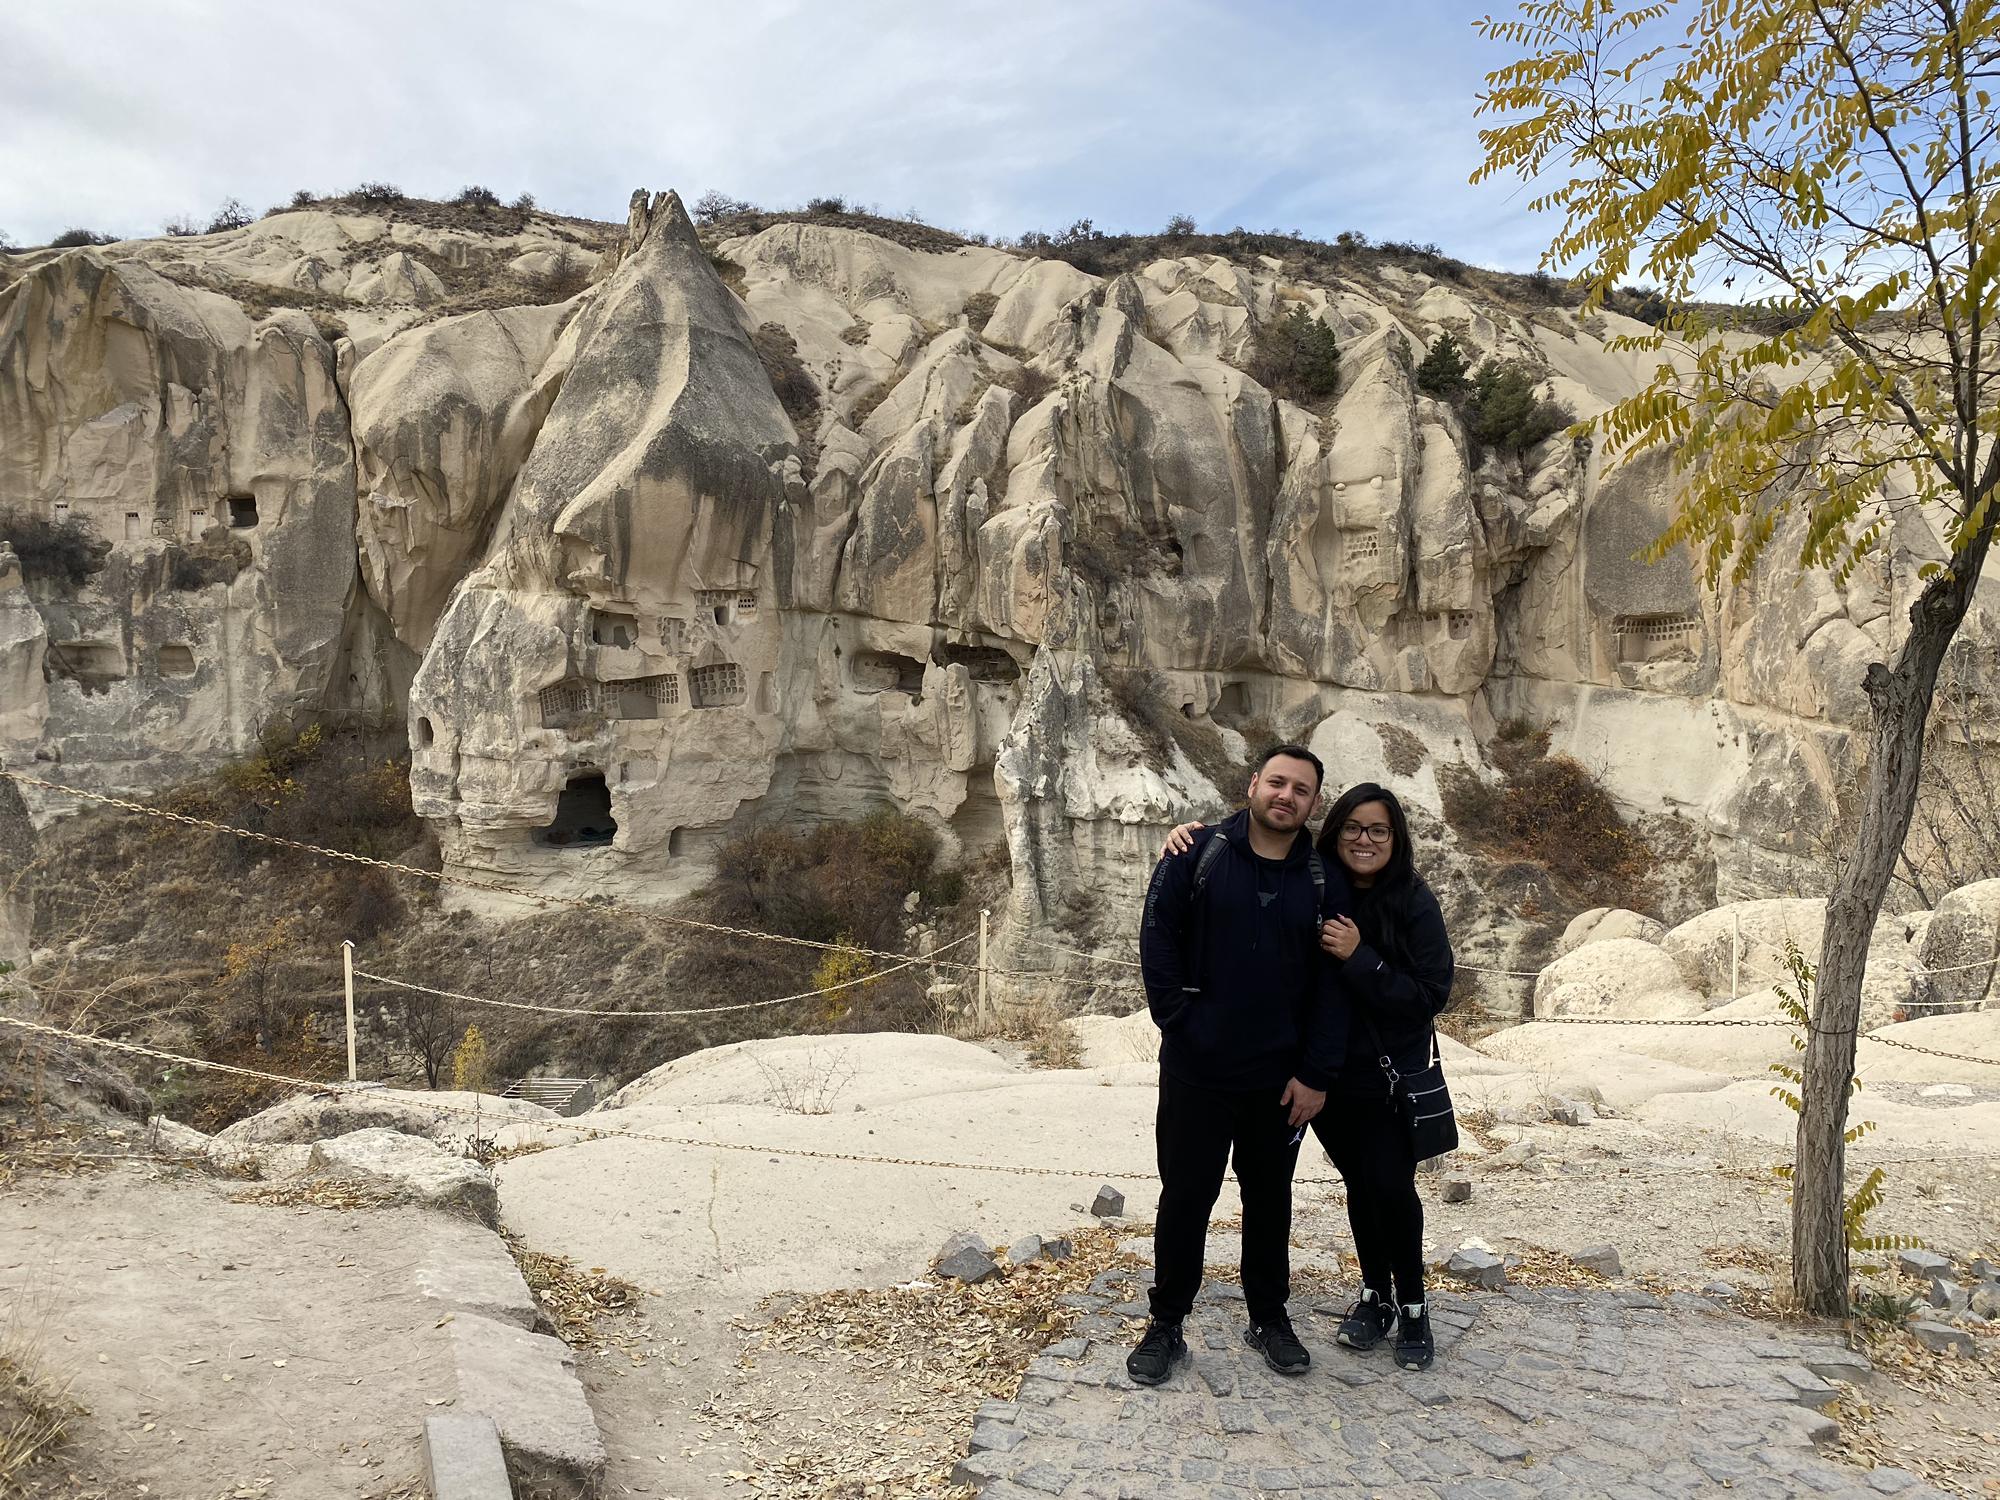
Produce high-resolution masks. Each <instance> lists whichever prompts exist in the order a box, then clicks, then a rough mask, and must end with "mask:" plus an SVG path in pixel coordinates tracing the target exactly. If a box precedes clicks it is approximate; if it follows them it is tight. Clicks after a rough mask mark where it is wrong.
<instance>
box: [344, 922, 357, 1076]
mask: <svg viewBox="0 0 2000 1500" xmlns="http://www.w3.org/2000/svg"><path fill="white" fill-rule="evenodd" d="M340 970H341V977H342V978H343V979H344V980H345V981H346V984H347V1081H348V1082H349V1083H353V1082H354V1081H355V1080H356V1077H357V1075H356V1073H355V1071H354V939H353V938H348V939H346V940H345V941H343V942H342V943H341V945H340Z"/></svg>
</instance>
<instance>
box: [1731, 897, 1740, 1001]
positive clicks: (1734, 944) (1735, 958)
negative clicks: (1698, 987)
mask: <svg viewBox="0 0 2000 1500" xmlns="http://www.w3.org/2000/svg"><path fill="white" fill-rule="evenodd" d="M1730 915H1731V916H1732V917H1733V918H1735V921H1734V922H1733V923H1732V924H1731V926H1730V930H1729V998H1730V999H1732V1000H1734V999H1735V998H1736V995H1737V988H1736V982H1737V977H1738V972H1739V969H1740V966H1741V964H1742V962H1743V913H1742V912H1740V911H1737V912H1732V913H1730Z"/></svg>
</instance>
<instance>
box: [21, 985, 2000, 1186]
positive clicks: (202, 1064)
mask: <svg viewBox="0 0 2000 1500" xmlns="http://www.w3.org/2000/svg"><path fill="white" fill-rule="evenodd" d="M0 1026H7V1027H12V1028H14V1029H15V1030H17V1031H24V1032H29V1033H32V1034H34V1035H38V1036H47V1037H55V1038H58V1039H60V1040H62V1041H68V1042H74V1043H78V1044H81V1045H83V1046H87V1047H98V1048H102V1049H105V1050H108V1051H113V1052H123V1053H127V1054H129V1055H132V1056H137V1057H148V1058H152V1059H154V1060H155V1061H158V1062H164V1063H168V1064H171V1065H173V1066H176V1067H187V1068H195V1069H198V1070H200V1071H203V1072H212V1073H223V1074H228V1075H230V1076H233V1077H237V1078H250V1079H255V1080H257V1081H258V1082H262V1083H270V1084H276V1085H278V1086H279V1087H281V1088H284V1089H286V1090H289V1091H290V1092H292V1093H294V1094H299V1095H310V1096H316V1097H322V1098H329V1097H330V1098H334V1099H339V1098H342V1097H344V1096H349V1095H353V1096H357V1097H367V1096H369V1095H373V1094H376V1093H377V1092H378V1090H377V1089H376V1088H375V1087H372V1086H368V1087H363V1086H356V1085H353V1084H346V1083H333V1082H318V1081H315V1080H313V1079H309V1078H293V1077H290V1076H288V1075H286V1074H283V1073H270V1072H265V1071H263V1070H261V1069H257V1068H244V1067H238V1066H237V1065H235V1064H233V1063H221V1062H212V1061H210V1060H208V1059H206V1058H199V1057H185V1056H182V1055H181V1054H179V1053H176V1052H168V1051H165V1050H163V1049H162V1048H159V1047H148V1046H145V1045H143V1044H142V1043H139V1042H125V1041H117V1040H114V1039H113V1038H110V1037H101V1036H92V1035H89V1034H88V1033H85V1032H77V1031H69V1030H65V1029H64V1028H62V1027H60V1026H49V1025H45V1024H43V1023H42V1022H38V1021H28V1020H23V1019H21V1018H20V1017H16V1016H0ZM1978 1060H1979V1061H1994V1062H2000V1059H1978ZM396 1098H397V1102H398V1103H403V1104H408V1105H410V1106H411V1107H412V1108H416V1109H423V1110H428V1111H430V1112H431V1113H432V1114H435V1115H438V1116H441V1117H446V1116H455V1117H458V1118H461V1119H470V1120H472V1121H473V1123H474V1125H475V1127H476V1126H479V1125H483V1124H488V1123H490V1124H492V1125H493V1126H494V1127H495V1128H500V1127H503V1126H510V1125H511V1126H518V1127H520V1128H521V1129H523V1130H536V1131H540V1130H558V1131H566V1132H568V1133H570V1134H573V1135H575V1136H577V1137H578V1138H579V1140H578V1142H577V1144H585V1143H588V1142H589V1141H593V1140H606V1139H611V1140H632V1141H646V1142H650V1143H651V1144H654V1145H661V1146H683V1147H688V1148H691V1149H695V1150H702V1151H734V1152H737V1153H739V1154H742V1155H748V1156H763V1157H783V1158H786V1159H789V1160H795V1161H825V1162H840V1163H843V1164H846V1165H850V1166H878V1167H911V1168H916V1169H918V1170H923V1171H937V1172H987V1173H992V1174H996V1175H1000V1176H1008V1177H1043V1178H1054V1179H1060V1180H1069V1181H1087V1180H1090V1179H1093V1178H1094V1179H1096V1180H1097V1181H1099V1182H1111V1181H1116V1180H1120V1179H1122V1180H1125V1181H1137V1182H1158V1181H1159V1180H1160V1176H1159V1173H1158V1172H1151V1171H1147V1170H1145V1169H1143V1168H1130V1169H1126V1168H1120V1169H1116V1170H1112V1171H1098V1170H1091V1171H1085V1170H1081V1169H1070V1168H1065V1167H1031V1166H1022V1165H1018V1164H1014V1163H1009V1162H967V1161H937V1160H932V1159H929V1158H925V1157H913V1156H875V1155H869V1154H867V1153H863V1152H856V1151H814V1150H811V1149H809V1148H806V1147H803V1146H760V1145H757V1144H755V1143H753V1142H749V1141H717V1140H710V1139H707V1138H706V1137H702V1136H678V1135H661V1134H659V1133H657V1132H654V1131H647V1130H624V1129H620V1128H619V1127H617V1126H609V1125H586V1124H582V1123H579V1122H578V1121H575V1120H570V1119H565V1118H563V1117H562V1116H560V1115H551V1116H546V1117H540V1118H537V1117H526V1118H523V1117H519V1116H516V1117H513V1118H504V1117H502V1118H496V1117H494V1116H493V1115H492V1114H491V1113H490V1112H488V1111H484V1110H482V1109H481V1108H480V1107H479V1106H478V1105H476V1104H447V1103H445V1102H443V1101H442V1100H431V1099H419V1098H413V1097H411V1096H410V1095H409V1094H408V1093H407V1092H404V1091H400V1090H399V1091H398V1092H397V1095H396ZM1995 1157H2000V1153H1995V1152H1972V1153H1961V1154H1957V1155H1951V1156H1945V1155H1928V1156H1926V1155H1916V1156H1899V1157H1882V1158H1870V1159H1869V1160H1868V1161H1867V1163H1865V1164H1868V1165H1878V1166H1916V1165H1938V1164H1941V1163H1949V1164H1954V1165H1955V1164H1959V1163H1962V1162H1968V1161H1975V1160H1977V1161H1984V1160H1989V1159H1993V1158H1995ZM1618 1170H1619V1175H1621V1176H1626V1177H1635V1176H1636V1177H1666V1176H1689V1175H1697V1176H1706V1175H1708V1174H1710V1173H1712V1172H1713V1171H1714V1170H1715V1169H1714V1166H1713V1164H1702V1165H1698V1166H1697V1165H1690V1166H1687V1167H1662V1166H1651V1167H1648V1168H1645V1169H1643V1170H1640V1171H1634V1170H1632V1169H1631V1168H1619V1169H1618ZM1293 1182H1294V1183H1295V1184H1296V1185H1299V1186H1307V1187H1334V1186H1343V1184H1342V1182H1341V1178H1340V1176H1339V1174H1338V1173H1336V1174H1334V1175H1333V1176H1330V1177H1327V1176H1315V1177H1296V1178H1294V1179H1293Z"/></svg>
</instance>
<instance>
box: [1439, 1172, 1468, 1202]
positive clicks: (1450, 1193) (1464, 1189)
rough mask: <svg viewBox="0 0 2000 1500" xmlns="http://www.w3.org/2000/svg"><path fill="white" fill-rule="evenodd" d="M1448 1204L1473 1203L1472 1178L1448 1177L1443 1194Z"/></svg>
mask: <svg viewBox="0 0 2000 1500" xmlns="http://www.w3.org/2000/svg"><path fill="white" fill-rule="evenodd" d="M1441 1196H1442V1197H1443V1199H1444V1201H1445V1202H1447V1203H1470V1202H1471V1201H1472V1179H1471V1178H1470V1177H1447V1178H1445V1180H1444V1189H1443V1192H1442V1194H1441Z"/></svg>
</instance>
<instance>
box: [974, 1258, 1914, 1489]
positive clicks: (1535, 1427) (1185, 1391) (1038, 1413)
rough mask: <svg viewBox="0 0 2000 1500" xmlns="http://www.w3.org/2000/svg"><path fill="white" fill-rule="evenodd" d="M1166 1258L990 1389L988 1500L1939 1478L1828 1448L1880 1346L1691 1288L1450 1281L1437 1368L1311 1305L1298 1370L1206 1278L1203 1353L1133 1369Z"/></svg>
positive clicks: (1436, 1322)
mask: <svg viewBox="0 0 2000 1500" xmlns="http://www.w3.org/2000/svg"><path fill="white" fill-rule="evenodd" d="M1149 1277H1150V1272H1136V1273H1135V1272H1132V1271H1129V1270H1118V1271H1112V1272H1108V1273H1106V1275H1105V1276H1103V1277H1100V1278H1099V1279H1098V1281H1097V1283H1095V1284H1093V1286H1092V1288H1091V1295H1090V1296H1087V1297H1082V1298H1079V1299H1077V1300H1078V1302H1079V1304H1080V1305H1082V1306H1083V1307H1084V1309H1085V1315H1084V1318H1083V1321H1082V1325H1081V1328H1080V1330H1079V1333H1080V1336H1078V1337H1075V1338H1070V1339H1067V1340H1064V1341H1063V1342H1062V1343H1060V1344H1056V1345H1052V1346H1051V1347H1050V1348H1049V1349H1048V1350H1047V1351H1046V1352H1045V1353H1044V1354H1043V1355H1041V1356H1040V1357H1039V1358H1038V1359H1036V1360H1035V1362H1034V1364H1033V1365H1032V1366H1030V1368H1029V1371H1028V1374H1027V1376H1026V1378H1025V1379H1024V1380H1023V1381H1022V1383H1021V1390H1020V1394H1019V1396H1018V1398H1017V1399H1016V1400H1014V1401H1011V1402H1000V1401H992V1402H988V1403H987V1404H986V1405H985V1406H984V1407H983V1408H982V1409H981V1411H980V1414H979V1419H978V1422H977V1424H976V1426H975V1427H974V1430H973V1435H972V1442H971V1450H972V1451H971V1453H970V1454H969V1456H968V1457H967V1458H965V1459H964V1461H963V1462H962V1463H961V1464H960V1465H959V1467H958V1470H957V1471H956V1473H955V1475H954V1478H955V1479H957V1480H959V1481H961V1482H971V1483H973V1484H975V1485H977V1486H979V1489H980V1495H981V1500H1042V1497H1047V1496H1063V1497H1066V1500H1181V1497H1202V1500H1211V1497H1212V1500H1250V1497H1252V1496H1277V1497H1283V1500H1293V1497H1297V1496H1325V1495H1369V1496H1381V1497H1384V1500H1514V1497H1519V1500H1529V1497H1534V1496H1543V1495H1562V1496H1573V1497H1593V1500H1594V1497H1600V1496H1601V1497H1607V1500H1661V1497H1677V1496H1686V1495H1702V1494H1708V1493H1712V1492H1720V1491H1722V1490H1723V1489H1725V1488H1726V1489H1729V1490H1732V1491H1734V1492H1735V1493H1738V1494H1743V1495H1751V1496H1759V1497H1767V1496H1768V1497H1781V1496H1794V1495H1812V1496H1835V1497H1847V1500H1861V1497H1873V1496H1877V1495H1896V1494H1900V1495H1906V1496H1909V1497H1912V1500H1916V1497H1924V1500H1933V1497H1937V1496H1938V1495H1939V1492H1938V1491H1936V1490H1934V1489H1932V1488H1930V1487H1929V1486H1927V1485H1924V1484H1922V1483H1921V1482H1919V1481H1918V1480H1917V1478H1916V1477H1915V1476H1914V1475H1912V1474H1909V1473H1907V1472H1906V1471H1904V1470H1901V1469H1876V1470H1874V1471H1872V1472H1867V1473H1864V1472H1862V1471H1860V1470H1858V1469H1855V1468H1852V1467H1849V1466H1846V1465H1842V1464H1839V1463H1836V1462H1834V1461H1833V1460H1832V1459H1830V1458H1825V1457H1822V1456H1821V1455H1820V1454H1819V1453H1818V1452H1817V1451H1816V1450H1815V1446H1814V1445H1815V1444H1816V1443H1817V1442H1820V1441H1824V1440H1825V1439H1826V1438H1828V1437H1831V1436H1833V1435H1834V1433H1835V1430H1836V1429H1835V1426H1834V1423H1833V1421H1832V1419H1831V1418H1829V1417H1827V1416H1825V1415H1824V1414H1822V1413H1821V1412H1820V1411H1819V1410H1818V1409H1817V1408H1818V1407H1819V1406H1820V1405H1821V1404H1823V1403H1826V1402H1830V1401H1831V1400H1832V1399H1833V1398H1834V1396H1835V1395H1836V1391H1835V1390H1834V1388H1833V1387H1832V1386H1830V1385H1829V1384H1828V1383H1827V1378H1828V1377H1832V1378H1836V1379H1844V1380H1851V1379H1855V1378H1857V1377H1859V1376H1861V1375H1863V1374H1865V1372H1866V1371H1867V1368H1868V1366H1867V1362H1866V1361H1865V1360H1864V1359H1863V1358H1862V1357H1861V1356H1860V1355H1857V1354H1855V1353H1853V1352H1851V1351H1850V1350H1848V1349H1847V1348H1846V1347H1845V1346H1844V1345H1842V1344H1841V1343H1839V1342H1838V1341H1837V1340H1836V1339H1833V1338H1828V1337H1820V1336H1815V1335H1801V1334H1794V1333H1792V1332H1789V1331H1777V1332H1774V1331H1773V1329H1772V1328H1771V1327H1770V1326H1769V1325H1767V1324H1762V1323H1756V1322H1752V1321H1750V1320H1749V1319H1747V1318H1744V1317H1741V1316H1739V1315H1737V1314H1735V1313H1731V1312H1729V1311H1727V1310H1726V1309H1724V1308H1723V1307H1721V1306H1720V1305H1718V1304H1717V1303H1715V1302H1713V1301H1711V1300H1709V1299H1707V1298H1703V1297H1697V1296H1693V1295H1691V1294H1675V1295H1674V1296H1672V1297H1670V1298H1667V1299H1665V1300H1662V1299H1659V1298H1655V1297H1652V1296H1650V1295H1647V1294H1645V1293H1643V1292H1634V1291H1620V1290H1614V1289H1608V1288H1607V1289H1603V1290H1592V1291H1571V1290H1556V1289H1543V1290H1536V1289H1527V1288H1509V1289H1508V1290H1506V1291H1501V1292H1490V1293H1489V1292H1474V1293H1468V1294H1451V1293H1434V1294H1433V1297H1432V1304H1431V1305H1432V1326H1433V1329H1434V1331H1435V1333H1436V1335H1437V1339H1438V1345H1439V1349H1438V1362H1437V1364H1436V1366H1435V1367H1434V1368H1433V1369H1432V1370H1431V1371H1430V1372H1428V1373H1426V1374H1422V1375H1414V1374H1409V1373H1407V1372H1405V1371H1402V1370H1398V1369H1397V1368H1396V1367H1395V1365H1394V1363H1393V1362H1392V1361H1391V1359H1390V1357H1389V1353H1388V1350H1387V1348H1386V1346H1385V1347H1383V1348H1380V1349H1376V1350H1371V1351H1370V1352H1368V1353H1366V1354H1356V1353H1353V1352H1352V1351H1349V1350H1346V1349H1343V1348H1341V1347H1340V1346H1339V1345H1337V1344H1335V1343H1334V1342H1333V1331H1334V1328H1335V1326H1336V1325H1337V1323H1338V1322H1339V1319H1340V1316H1341V1314H1342V1313H1343V1312H1344V1311H1345V1305H1344V1303H1343V1304H1341V1305H1338V1306H1336V1305H1335V1304H1333V1303H1331V1302H1324V1301H1319V1302H1315V1301H1312V1300H1304V1301H1301V1300H1299V1299H1294V1301H1293V1304H1292V1305H1293V1313H1294V1320H1295V1326H1296V1327H1297V1328H1298V1331H1299V1335H1300V1337H1301V1338H1302V1339H1303V1340H1304V1341H1305V1343H1306V1347H1307V1348H1308V1349H1310V1350H1311V1351H1312V1356H1313V1366H1312V1369H1311V1371H1310V1372H1308V1373H1307V1374H1305V1375H1303V1376H1296V1377H1288V1376H1282V1375H1278V1374H1275V1373H1273V1372H1271V1371H1270V1370H1268V1369H1267V1368H1266V1367H1265V1365H1264V1363H1263V1360H1262V1358H1261V1356H1259V1355H1258V1354H1257V1353H1256V1352H1255V1351H1253V1350H1251V1349H1249V1348H1248V1347H1246V1346H1245V1345H1244V1343H1243V1327H1244V1322H1245V1319H1244V1315H1243V1304H1242V1301H1241V1297H1242V1294H1241V1292H1240V1291H1239V1290H1238V1289H1237V1288H1236V1287H1234V1286H1232V1285H1229V1284H1226V1283H1213V1282H1211V1283H1210V1284H1209V1285H1208V1286H1207V1287H1206V1288H1204V1290H1203V1293H1202V1298H1201V1301H1200V1302H1199V1303H1198V1304H1197V1306H1196V1308H1195V1310H1194V1313H1193V1315H1192V1316H1191V1317H1190V1318H1189V1320H1188V1323H1187V1329H1186V1331H1187V1339H1188V1347H1189V1349H1190V1351H1191V1352H1192V1354H1193V1360H1192V1363H1191V1364H1185V1365H1182V1366H1181V1367H1180V1368H1179V1369H1178V1370H1177V1371H1176V1372H1175V1374H1174V1376H1173V1378H1172V1379H1171V1380H1169V1381H1168V1382H1167V1383H1166V1384H1165V1385H1163V1386H1159V1387H1157V1388H1152V1389H1147V1388H1145V1387H1140V1386H1136V1385H1134V1384H1133V1383H1132V1381H1131V1380H1130V1379H1128V1378H1127V1376H1126V1374H1125V1354H1126V1351H1127V1349H1128V1348H1129V1347H1130V1343H1131V1341H1132V1340H1133V1339H1134V1338H1135V1337H1136V1334H1135V1333H1133V1332H1130V1331H1128V1329H1130V1328H1131V1327H1133V1325H1129V1324H1128V1322H1127V1320H1128V1319H1129V1318H1132V1317H1143V1316H1144V1312H1145V1308H1144V1305H1143V1300H1144V1285H1145V1281H1146V1280H1147V1279H1148V1278H1149Z"/></svg>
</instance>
